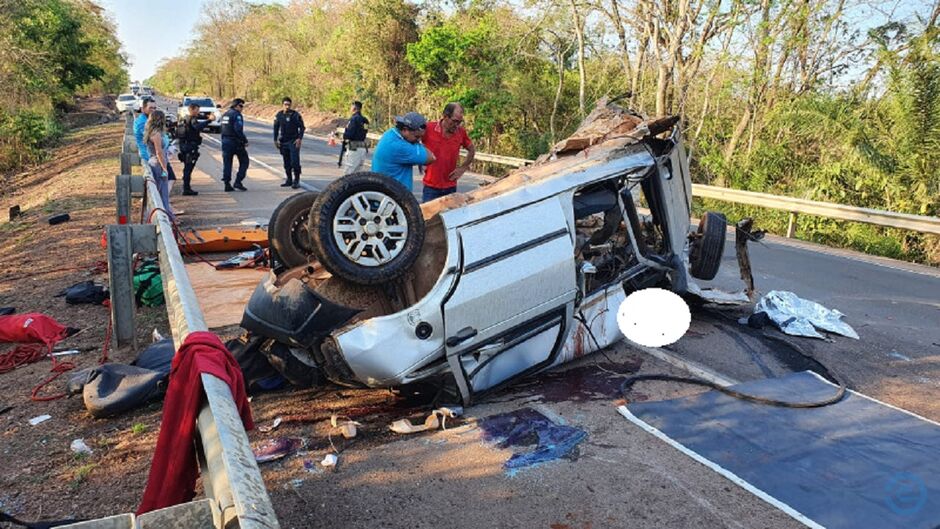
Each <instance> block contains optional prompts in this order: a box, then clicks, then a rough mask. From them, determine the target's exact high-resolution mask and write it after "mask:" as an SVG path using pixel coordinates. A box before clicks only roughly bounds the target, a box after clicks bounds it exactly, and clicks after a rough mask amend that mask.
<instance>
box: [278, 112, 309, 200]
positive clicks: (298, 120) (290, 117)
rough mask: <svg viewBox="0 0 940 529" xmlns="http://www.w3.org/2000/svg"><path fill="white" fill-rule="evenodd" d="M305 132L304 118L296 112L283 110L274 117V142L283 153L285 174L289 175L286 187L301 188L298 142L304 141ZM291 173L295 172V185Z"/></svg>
mask: <svg viewBox="0 0 940 529" xmlns="http://www.w3.org/2000/svg"><path fill="white" fill-rule="evenodd" d="M304 130H306V128H305V127H304V118H302V117H301V116H300V113H299V112H297V111H296V110H293V109H290V110H287V111H284V110H281V111H280V112H278V113H277V115H276V116H274V142H275V143H276V144H277V146H278V150H280V151H281V158H283V159H284V173H285V174H286V175H287V181H286V182H285V183H284V186H291V187H293V188H294V189H296V188H297V187H299V186H300V147H298V146H297V143H296V142H297V140H302V139H303V137H304ZM291 171H293V178H294V180H293V183H292V182H291Z"/></svg>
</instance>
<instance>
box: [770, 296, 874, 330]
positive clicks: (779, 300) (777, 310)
mask: <svg viewBox="0 0 940 529" xmlns="http://www.w3.org/2000/svg"><path fill="white" fill-rule="evenodd" d="M758 312H765V313H766V314H767V316H768V317H769V318H770V320H771V321H772V322H774V324H775V325H777V327H779V328H780V330H781V331H783V332H784V333H786V334H789V335H792V336H807V337H810V338H823V335H821V334H819V332H818V331H817V330H816V329H822V330H824V331H828V332H831V333H835V334H841V335H842V336H847V337H849V338H854V339H856V340H858V339H859V338H858V333H856V332H855V329H853V328H852V327H851V326H850V325H849V324H848V323H845V322H844V321H842V317H843V316H845V314H842V313H841V312H839V311H838V310H835V309H827V308H826V307H823V306H822V305H820V304H819V303H816V302H815V301H809V300H805V299H802V298H800V297H799V296H797V295H796V294H794V293H793V292H787V291H783V290H771V291H770V292H768V293H767V294H766V295H765V296H764V297H762V298H761V299H760V301H758V302H757V305H755V306H754V313H755V314H757V313H758Z"/></svg>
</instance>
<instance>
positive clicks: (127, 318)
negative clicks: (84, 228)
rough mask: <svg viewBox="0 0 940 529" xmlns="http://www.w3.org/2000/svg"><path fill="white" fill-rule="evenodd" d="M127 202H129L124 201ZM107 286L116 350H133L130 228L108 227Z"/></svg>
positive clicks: (134, 334)
mask: <svg viewBox="0 0 940 529" xmlns="http://www.w3.org/2000/svg"><path fill="white" fill-rule="evenodd" d="M128 200H130V199H129V198H128ZM108 284H109V285H110V288H111V328H112V329H113V330H114V340H115V343H116V344H117V346H118V347H123V346H125V345H127V344H130V345H131V346H132V347H133V348H134V349H136V348H137V333H136V332H135V331H134V269H133V243H132V242H131V228H130V226H128V225H126V224H117V225H115V224H112V225H110V226H108Z"/></svg>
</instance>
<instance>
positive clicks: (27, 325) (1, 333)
mask: <svg viewBox="0 0 940 529" xmlns="http://www.w3.org/2000/svg"><path fill="white" fill-rule="evenodd" d="M66 332H67V331H66V329H65V327H63V326H62V325H61V324H60V323H59V322H57V321H55V320H54V319H52V318H50V317H49V316H46V315H45V314H39V313H38V312H30V313H28V314H11V315H9V316H0V343H3V342H6V343H41V344H43V345H45V346H46V347H48V348H49V350H50V351H52V346H54V345H55V344H56V343H58V342H59V341H60V340H62V339H63V338H65V334H66Z"/></svg>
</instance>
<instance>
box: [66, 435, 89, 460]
mask: <svg viewBox="0 0 940 529" xmlns="http://www.w3.org/2000/svg"><path fill="white" fill-rule="evenodd" d="M70 448H71V449H72V451H73V452H75V453H76V454H85V455H89V456H90V455H91V454H92V453H93V452H92V449H91V448H90V447H89V446H88V445H87V444H85V440H84V439H75V440H73V441H72V444H71V445H70Z"/></svg>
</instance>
